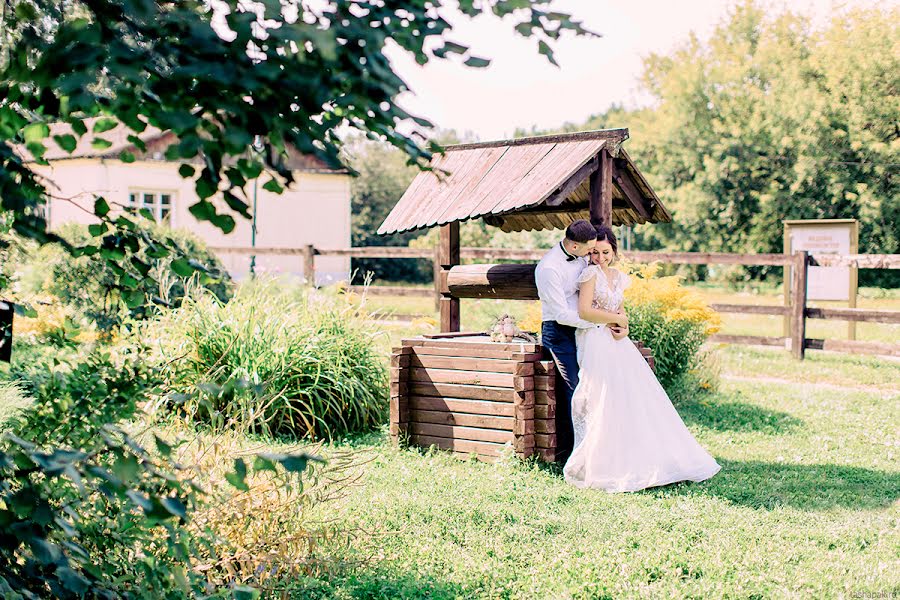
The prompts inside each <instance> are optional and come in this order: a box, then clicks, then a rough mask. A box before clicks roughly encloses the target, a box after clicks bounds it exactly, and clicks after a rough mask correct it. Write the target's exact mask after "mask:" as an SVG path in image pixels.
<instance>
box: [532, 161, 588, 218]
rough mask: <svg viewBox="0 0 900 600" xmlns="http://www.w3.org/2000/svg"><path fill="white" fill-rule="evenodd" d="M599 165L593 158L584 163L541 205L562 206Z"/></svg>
mask: <svg viewBox="0 0 900 600" xmlns="http://www.w3.org/2000/svg"><path fill="white" fill-rule="evenodd" d="M599 165H600V160H599V159H598V158H597V157H596V156H595V157H593V158H592V159H591V160H589V161H588V162H587V163H585V164H584V165H583V166H582V167H581V168H580V169H578V170H577V171H575V174H574V175H572V176H571V177H569V179H568V180H567V181H566V182H565V183H564V184H563V185H562V186H560V187H559V189H557V190H556V191H555V192H553V193H552V194H550V196H549V197H548V198H547V199H546V200H545V201H544V203H543V205H546V206H558V205H560V204H562V202H563V201H564V200H565V199H566V198H568V197H569V196H571V195H572V194H573V193H574V192H575V190H576V189H578V186H580V185H581V184H582V183H584V182H585V181H587V180H588V178H589V177H590V176H591V175H592V174H593V173H594V171H596V170H597V169H598V167H599Z"/></svg>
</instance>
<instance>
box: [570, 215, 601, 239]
mask: <svg viewBox="0 0 900 600" xmlns="http://www.w3.org/2000/svg"><path fill="white" fill-rule="evenodd" d="M566 239H568V240H572V241H573V242H578V243H579V244H584V243H586V242H589V241H591V240H595V239H597V230H596V229H595V228H594V226H593V225H591V223H590V221H586V220H585V219H578V220H577V221H573V222H572V224H571V225H569V226H568V227H566Z"/></svg>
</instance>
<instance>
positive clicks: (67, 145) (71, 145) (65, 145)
mask: <svg viewBox="0 0 900 600" xmlns="http://www.w3.org/2000/svg"><path fill="white" fill-rule="evenodd" d="M53 139H54V140H55V141H56V143H57V144H58V145H59V147H60V148H62V149H63V150H65V151H66V152H68V153H69V154H72V152H74V151H75V147H76V146H78V140H77V139H76V138H75V136H74V135H72V134H70V133H66V134H64V135H54V136H53Z"/></svg>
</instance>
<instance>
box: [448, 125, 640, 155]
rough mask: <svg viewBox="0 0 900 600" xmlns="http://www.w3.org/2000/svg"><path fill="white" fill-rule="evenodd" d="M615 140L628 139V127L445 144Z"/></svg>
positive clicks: (468, 146)
mask: <svg viewBox="0 0 900 600" xmlns="http://www.w3.org/2000/svg"><path fill="white" fill-rule="evenodd" d="M601 139H602V140H613V141H615V142H621V141H623V140H626V139H628V129H598V130H594V131H576V132H574V133H553V134H549V135H536V136H528V137H519V138H511V139H508V140H495V141H490V142H469V143H465V144H454V145H452V146H445V147H444V149H445V150H446V151H447V152H453V151H457V150H471V149H472V148H491V147H495V146H510V147H515V146H524V145H527V144H547V143H556V142H578V141H583V140H601Z"/></svg>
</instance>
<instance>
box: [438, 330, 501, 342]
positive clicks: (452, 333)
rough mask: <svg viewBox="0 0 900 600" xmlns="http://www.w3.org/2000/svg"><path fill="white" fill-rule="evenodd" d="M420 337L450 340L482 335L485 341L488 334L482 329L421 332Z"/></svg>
mask: <svg viewBox="0 0 900 600" xmlns="http://www.w3.org/2000/svg"><path fill="white" fill-rule="evenodd" d="M422 337H423V338H425V339H426V340H436V339H439V340H444V339H447V340H452V339H453V338H460V337H482V338H485V341H487V340H488V339H489V338H490V336H489V335H488V334H486V333H485V332H483V331H447V332H444V333H423V334H422Z"/></svg>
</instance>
